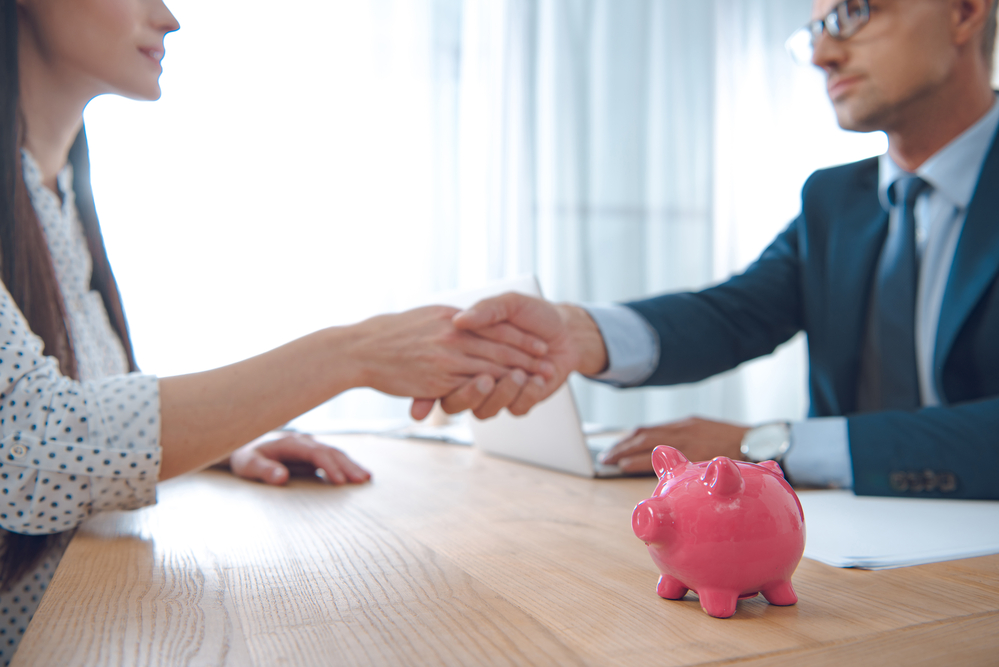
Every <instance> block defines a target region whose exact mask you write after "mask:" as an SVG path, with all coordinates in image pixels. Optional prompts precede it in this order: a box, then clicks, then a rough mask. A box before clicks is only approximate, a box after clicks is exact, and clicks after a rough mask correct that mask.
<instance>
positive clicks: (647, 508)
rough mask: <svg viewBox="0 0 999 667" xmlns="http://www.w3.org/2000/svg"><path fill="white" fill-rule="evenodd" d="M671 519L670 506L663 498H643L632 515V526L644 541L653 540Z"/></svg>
mask: <svg viewBox="0 0 999 667" xmlns="http://www.w3.org/2000/svg"><path fill="white" fill-rule="evenodd" d="M668 520H669V508H668V507H667V506H666V503H665V502H664V501H663V500H662V499H661V498H650V499H649V500H643V501H642V502H640V503H638V505H637V506H636V507H635V511H634V513H633V514H632V515H631V528H632V530H634V531H635V535H636V536H637V537H638V539H640V540H642V541H643V542H653V541H655V538H656V536H657V535H660V534H661V530H662V527H663V524H664V523H665V522H667V521H668Z"/></svg>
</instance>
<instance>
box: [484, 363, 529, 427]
mask: <svg viewBox="0 0 999 667" xmlns="http://www.w3.org/2000/svg"><path fill="white" fill-rule="evenodd" d="M527 379H528V376H527V373H525V372H524V371H522V370H521V369H519V368H515V369H513V370H512V371H510V372H509V373H507V374H506V375H505V376H504V377H503V378H502V379H500V381H499V382H497V383H496V388H495V389H494V390H493V392H492V393H491V394H489V395H488V396H486V397H485V400H483V401H481V403H480V404H479V405H478V406H477V407H474V408H473V409H472V413H473V414H474V415H475V416H476V417H478V418H479V419H488V418H490V417H495V416H496V415H497V414H498V413H499V411H500V410H502V409H503V408H505V407H507V406H508V405H510V404H511V403H513V401H514V400H515V399H516V398H517V396H518V395H519V394H520V392H521V390H522V389H523V387H524V385H525V384H527Z"/></svg>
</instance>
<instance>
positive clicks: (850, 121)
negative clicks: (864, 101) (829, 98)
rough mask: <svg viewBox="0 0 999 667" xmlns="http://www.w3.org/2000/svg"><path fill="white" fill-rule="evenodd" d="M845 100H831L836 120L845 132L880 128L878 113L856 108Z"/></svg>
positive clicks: (856, 106)
mask: <svg viewBox="0 0 999 667" xmlns="http://www.w3.org/2000/svg"><path fill="white" fill-rule="evenodd" d="M858 106H859V105H857V104H850V103H849V102H847V101H841V102H833V110H834V111H835V112H836V122H837V123H838V124H839V126H840V127H841V128H842V129H844V130H846V131H847V132H877V131H878V130H880V129H882V128H881V127H880V125H881V124H880V123H879V122H878V119H879V116H878V114H875V113H871V112H870V111H865V110H862V109H860V108H858Z"/></svg>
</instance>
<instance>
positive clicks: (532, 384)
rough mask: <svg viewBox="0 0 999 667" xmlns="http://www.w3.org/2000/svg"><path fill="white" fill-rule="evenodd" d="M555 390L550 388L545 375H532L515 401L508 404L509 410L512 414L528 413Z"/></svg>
mask: <svg viewBox="0 0 999 667" xmlns="http://www.w3.org/2000/svg"><path fill="white" fill-rule="evenodd" d="M556 388H557V385H556ZM553 391H555V389H554V388H553V389H549V388H548V385H547V383H546V382H545V378H544V377H542V376H541V375H532V376H531V377H530V378H529V379H528V381H527V382H526V383H525V384H524V388H523V389H521V390H520V393H519V394H518V395H517V398H516V399H514V401H513V403H511V404H510V405H509V406H507V410H509V411H510V414H512V415H517V416H518V417H519V416H521V415H526V414H527V413H528V411H529V410H530V409H531V408H533V407H534V406H535V405H537V404H538V403H539V402H541V401H543V400H545V399H546V398H548V396H549V395H550V394H551V393H552V392H553Z"/></svg>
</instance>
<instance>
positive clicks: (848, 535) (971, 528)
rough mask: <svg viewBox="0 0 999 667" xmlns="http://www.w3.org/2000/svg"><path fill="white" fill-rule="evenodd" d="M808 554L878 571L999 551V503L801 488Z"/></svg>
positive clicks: (828, 562)
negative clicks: (871, 495)
mask: <svg viewBox="0 0 999 667" xmlns="http://www.w3.org/2000/svg"><path fill="white" fill-rule="evenodd" d="M798 497H799V498H800V499H801V505H802V507H803V508H804V510H805V532H806V540H805V557H806V558H813V559H815V560H818V561H821V562H823V563H827V564H829V565H834V566H836V567H858V568H864V569H869V570H879V569H884V568H890V567H903V566H906V565H921V564H923V563H936V562H940V561H945V560H953V559H956V558H971V557H973V556H985V555H988V554H995V553H999V501H989V500H935V499H934V500H930V499H919V498H874V497H867V496H855V495H853V493H852V492H850V491H802V492H801V493H799V494H798Z"/></svg>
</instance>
